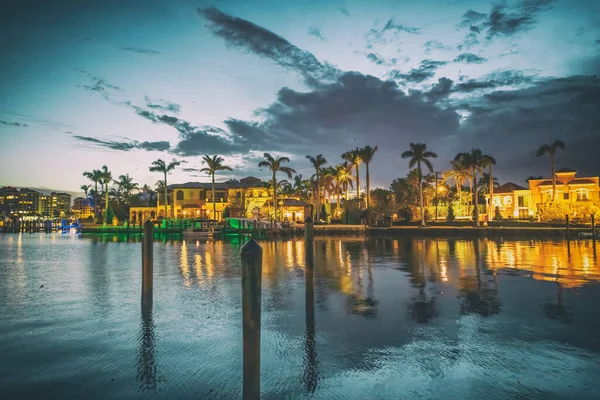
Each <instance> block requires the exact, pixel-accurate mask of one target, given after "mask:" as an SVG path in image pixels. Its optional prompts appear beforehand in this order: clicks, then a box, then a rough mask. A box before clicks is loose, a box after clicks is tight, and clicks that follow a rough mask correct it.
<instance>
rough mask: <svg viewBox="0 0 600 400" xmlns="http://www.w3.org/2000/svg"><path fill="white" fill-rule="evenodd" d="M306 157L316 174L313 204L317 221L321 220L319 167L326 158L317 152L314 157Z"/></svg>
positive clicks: (324, 162) (325, 162)
mask: <svg viewBox="0 0 600 400" xmlns="http://www.w3.org/2000/svg"><path fill="white" fill-rule="evenodd" d="M306 159H307V160H308V161H310V163H311V164H312V166H313V167H314V169H315V174H316V182H317V191H316V193H315V206H316V208H317V210H316V214H317V222H319V221H321V190H320V185H319V183H320V182H319V172H321V167H322V166H323V165H325V164H327V160H326V159H325V157H323V155H322V154H317V156H316V157H312V156H306Z"/></svg>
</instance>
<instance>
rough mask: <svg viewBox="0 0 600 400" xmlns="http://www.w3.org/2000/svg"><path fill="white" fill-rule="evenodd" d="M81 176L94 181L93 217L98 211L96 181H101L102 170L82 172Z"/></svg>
mask: <svg viewBox="0 0 600 400" xmlns="http://www.w3.org/2000/svg"><path fill="white" fill-rule="evenodd" d="M83 176H85V177H86V178H88V179H89V180H90V181H92V182H94V217H95V218H97V217H98V215H97V212H98V183H100V182H101V181H102V171H100V170H99V169H95V170H93V171H91V172H84V173H83Z"/></svg>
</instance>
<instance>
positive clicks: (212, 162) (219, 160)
mask: <svg viewBox="0 0 600 400" xmlns="http://www.w3.org/2000/svg"><path fill="white" fill-rule="evenodd" d="M223 161H225V160H224V159H223V157H221V156H217V155H215V156H212V157H211V156H209V155H207V154H205V155H204V157H202V162H205V163H206V165H207V166H206V167H204V168H202V169H201V170H200V171H201V172H206V173H207V174H208V175H209V176H211V177H212V203H213V218H214V219H217V203H216V202H215V173H216V172H217V171H233V169H232V168H231V167H228V166H227V165H223Z"/></svg>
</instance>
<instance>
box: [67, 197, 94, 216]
mask: <svg viewBox="0 0 600 400" xmlns="http://www.w3.org/2000/svg"><path fill="white" fill-rule="evenodd" d="M71 212H72V213H73V216H74V217H75V218H77V219H86V218H90V217H93V216H94V210H93V208H92V206H91V205H90V202H89V200H88V199H85V198H83V197H77V198H76V199H75V200H73V207H72V208H71Z"/></svg>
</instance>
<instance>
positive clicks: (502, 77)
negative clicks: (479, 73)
mask: <svg viewBox="0 0 600 400" xmlns="http://www.w3.org/2000/svg"><path fill="white" fill-rule="evenodd" d="M534 81H535V75H526V74H524V73H523V72H521V71H515V70H508V71H501V72H494V73H491V74H487V75H485V76H483V77H482V78H481V79H479V80H475V79H471V80H468V81H462V83H459V84H457V85H455V86H454V88H455V91H457V92H472V91H474V90H479V89H493V88H497V87H502V86H517V87H519V86H520V87H523V86H527V85H530V84H532V83H533V82H534Z"/></svg>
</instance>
